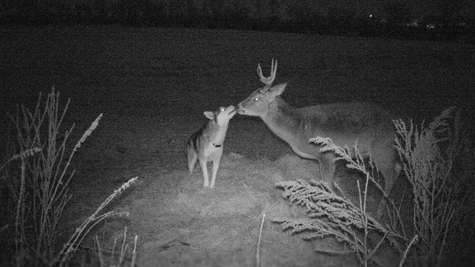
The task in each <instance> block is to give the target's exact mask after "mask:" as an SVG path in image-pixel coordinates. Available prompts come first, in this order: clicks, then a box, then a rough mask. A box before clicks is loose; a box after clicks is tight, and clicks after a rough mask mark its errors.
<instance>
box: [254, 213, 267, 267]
mask: <svg viewBox="0 0 475 267" xmlns="http://www.w3.org/2000/svg"><path fill="white" fill-rule="evenodd" d="M265 217H266V213H265V212H264V213H263V214H262V220H261V227H260V228H259V239H258V241H257V250H256V266H257V267H260V266H261V250H260V248H261V238H262V229H263V228H264V220H265Z"/></svg>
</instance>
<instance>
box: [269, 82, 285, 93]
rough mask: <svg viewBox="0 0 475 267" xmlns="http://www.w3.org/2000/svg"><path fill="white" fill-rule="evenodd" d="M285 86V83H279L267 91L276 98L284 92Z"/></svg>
mask: <svg viewBox="0 0 475 267" xmlns="http://www.w3.org/2000/svg"><path fill="white" fill-rule="evenodd" d="M286 86H287V83H281V84H278V85H276V86H273V87H272V88H271V89H269V91H271V92H272V94H273V95H276V96H278V95H281V94H282V93H283V92H284V90H285V87H286Z"/></svg>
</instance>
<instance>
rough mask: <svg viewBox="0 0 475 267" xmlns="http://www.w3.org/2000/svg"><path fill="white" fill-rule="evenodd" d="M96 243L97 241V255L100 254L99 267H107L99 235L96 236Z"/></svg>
mask: <svg viewBox="0 0 475 267" xmlns="http://www.w3.org/2000/svg"><path fill="white" fill-rule="evenodd" d="M95 241H96V246H97V253H98V254H99V264H100V265H99V266H101V267H102V266H105V265H104V255H103V254H102V250H101V243H100V242H99V238H98V237H97V235H95Z"/></svg>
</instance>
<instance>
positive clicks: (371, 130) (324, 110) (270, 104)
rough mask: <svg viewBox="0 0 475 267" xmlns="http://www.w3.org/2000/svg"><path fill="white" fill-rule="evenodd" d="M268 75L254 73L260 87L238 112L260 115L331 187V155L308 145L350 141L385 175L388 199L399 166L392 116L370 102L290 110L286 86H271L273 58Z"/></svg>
mask: <svg viewBox="0 0 475 267" xmlns="http://www.w3.org/2000/svg"><path fill="white" fill-rule="evenodd" d="M271 69H272V70H271V76H269V77H268V78H266V77H264V76H263V75H262V69H261V67H260V65H259V66H258V75H259V77H260V79H261V81H262V82H263V83H264V84H266V85H265V87H263V88H259V89H257V90H256V91H254V92H253V93H252V94H251V95H250V96H249V97H248V98H246V99H245V100H244V101H242V102H241V103H239V104H238V113H239V114H241V115H247V116H257V117H260V118H261V119H262V120H263V121H264V123H265V124H266V125H267V126H268V127H269V128H270V130H271V131H272V132H273V133H274V134H276V135H277V136H279V137H280V138H281V139H283V140H284V141H285V142H287V143H288V144H289V145H290V147H291V148H292V150H293V151H294V152H295V153H296V154H297V155H299V156H300V157H303V158H308V159H314V160H317V161H318V162H319V164H320V173H321V176H322V178H323V179H324V180H325V181H326V182H328V183H329V184H330V185H332V184H333V180H334V177H333V176H334V174H335V163H334V158H335V155H334V154H333V153H320V148H321V147H319V146H317V145H315V144H313V143H309V139H310V138H312V137H316V136H321V137H329V138H331V139H332V140H333V142H334V143H335V144H336V145H339V146H345V145H348V146H349V147H352V146H353V145H354V144H355V142H357V144H358V150H359V152H360V153H361V154H362V156H363V157H369V155H370V154H371V156H372V160H373V162H374V164H375V166H376V167H377V168H378V170H379V171H380V172H381V174H382V175H383V177H384V180H385V182H384V184H385V186H384V189H385V192H386V194H387V195H388V196H389V194H390V192H391V190H392V188H393V186H394V184H395V182H396V181H397V178H398V177H399V173H400V171H401V165H400V163H399V161H398V157H397V154H396V150H395V148H394V138H395V130H394V126H393V124H392V119H394V118H392V116H391V115H390V114H389V113H388V112H387V111H386V110H384V109H382V108H381V107H379V106H377V105H374V104H371V103H336V104H324V105H316V106H309V107H303V108H294V107H291V106H290V105H288V104H287V103H286V102H285V101H284V100H283V99H282V98H281V97H280V95H281V94H282V93H283V92H284V90H285V87H286V86H287V83H284V84H278V85H275V86H272V82H273V81H274V79H275V76H276V72H277V61H276V62H275V63H274V60H272V68H271ZM384 208H385V198H384V197H383V199H382V200H381V202H380V204H379V206H378V210H377V215H378V216H379V217H381V216H382V214H383V211H384Z"/></svg>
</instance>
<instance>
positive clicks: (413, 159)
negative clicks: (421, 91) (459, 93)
mask: <svg viewBox="0 0 475 267" xmlns="http://www.w3.org/2000/svg"><path fill="white" fill-rule="evenodd" d="M454 110H455V108H449V109H447V110H445V111H444V112H442V114H441V115H440V116H438V117H436V118H435V119H434V120H433V121H432V122H431V123H430V124H429V125H428V126H425V125H424V124H421V125H420V126H418V127H417V126H414V124H413V123H412V121H411V122H410V123H409V124H406V122H404V121H403V120H396V121H394V124H395V127H396V133H397V137H396V139H395V140H396V149H397V151H398V153H399V156H400V158H401V160H402V163H403V170H404V174H405V176H406V177H407V179H408V181H409V182H410V184H411V187H412V193H413V196H414V198H413V201H412V202H413V206H414V213H413V218H412V223H413V231H412V233H408V234H406V232H405V231H404V229H405V226H404V224H403V219H402V218H401V216H400V213H399V208H398V207H397V206H396V205H395V204H394V202H393V201H392V200H391V201H389V205H388V210H389V211H390V212H389V215H391V216H389V224H384V225H383V224H381V223H379V222H378V221H376V220H374V219H373V218H372V217H371V216H369V215H368V214H367V212H366V194H367V188H368V183H369V181H371V182H372V183H375V184H377V183H376V181H375V180H374V179H373V177H374V176H373V175H372V174H371V173H370V172H369V171H367V169H368V168H367V165H368V163H366V162H365V161H364V160H363V159H362V158H361V155H360V154H359V153H358V150H357V146H356V145H355V146H354V149H355V150H356V153H355V154H356V159H352V158H351V153H350V149H349V148H348V147H346V148H342V147H339V146H336V145H335V144H333V142H332V141H331V140H330V139H328V138H320V137H317V138H312V139H311V140H310V141H312V142H316V143H317V144H319V145H323V147H322V149H321V151H324V152H333V153H335V154H336V155H337V158H336V160H344V161H345V162H346V166H347V167H348V168H350V169H354V170H358V171H359V172H361V173H363V174H364V175H365V177H366V184H365V186H364V188H359V192H360V194H359V196H360V198H359V203H358V204H357V205H355V204H353V203H351V201H349V200H348V199H347V198H345V196H344V195H343V196H340V195H337V194H336V193H335V192H334V191H333V190H332V189H331V188H330V187H328V185H326V184H325V183H324V182H320V181H318V182H317V181H312V182H310V183H308V182H305V181H285V182H280V183H277V184H276V187H278V188H282V189H283V190H284V193H283V197H284V198H285V199H288V200H289V201H290V202H291V203H295V204H296V205H299V206H301V207H303V209H304V210H305V212H306V213H307V218H297V219H289V218H281V219H277V220H275V222H278V223H281V224H282V228H283V229H284V230H286V229H291V233H302V235H303V238H304V239H305V240H312V239H315V238H325V237H328V236H332V237H334V238H336V240H337V241H339V242H341V243H343V244H345V245H346V246H347V247H348V248H350V250H349V251H348V252H352V253H355V254H356V255H357V258H358V259H359V261H360V263H361V264H362V265H365V266H367V265H368V263H370V262H371V261H372V257H373V255H374V254H375V253H376V252H377V251H378V249H379V248H380V246H381V244H382V243H383V242H388V243H389V244H391V245H392V246H393V247H395V248H396V251H398V252H399V253H400V264H399V265H400V266H402V265H403V264H405V263H408V264H409V263H410V264H411V265H414V266H439V265H441V263H442V261H443V258H444V257H443V256H444V255H447V251H448V249H449V248H448V247H447V244H448V242H450V241H452V242H451V244H452V246H454V243H455V246H456V247H457V248H459V247H460V246H461V245H458V246H457V245H456V244H457V243H458V244H460V243H462V244H464V245H465V246H466V245H468V246H469V245H471V244H473V241H470V240H471V238H473V237H474V233H473V231H471V233H469V234H470V235H469V236H465V237H464V236H463V234H462V233H467V230H466V229H464V228H463V227H460V226H459V224H458V223H457V222H456V220H455V219H454V218H455V217H458V218H466V220H464V221H465V222H467V221H469V219H470V218H472V219H473V218H474V215H473V214H474V212H473V211H470V212H469V213H468V214H470V215H467V209H465V208H464V205H470V204H471V203H473V200H474V199H475V193H473V183H472V187H471V188H470V189H468V190H465V191H463V190H461V188H463V186H464V185H465V186H468V185H470V183H469V181H470V180H473V175H474V173H475V168H474V167H473V165H471V164H470V165H468V164H467V165H465V166H462V165H460V164H459V165H457V166H458V167H459V168H460V169H459V170H454V168H453V167H454V166H455V165H456V161H458V160H459V161H460V160H463V159H467V158H470V159H472V160H473V159H475V150H474V147H473V144H472V143H471V141H470V139H468V138H467V136H466V135H464V134H462V133H461V127H462V126H461V125H462V124H461V123H460V116H459V113H456V114H455V115H452V113H454ZM471 163H472V164H473V161H472V162H471ZM369 164H370V167H372V168H373V167H374V166H373V165H372V164H371V161H370V163H369ZM358 187H359V183H358ZM337 188H338V187H337ZM377 188H379V189H380V190H381V191H382V190H383V189H382V188H381V186H377ZM340 191H341V190H340ZM362 192H363V193H362ZM461 192H462V194H464V195H462V196H460V193H461ZM341 194H343V192H341ZM470 225H473V223H472V224H470ZM372 233H373V234H374V233H376V234H377V236H378V235H379V236H380V239H379V241H378V242H376V245H372V244H374V242H373V243H372V242H368V241H369V240H370V236H371V234H372ZM451 236H454V237H455V238H460V239H458V240H457V241H456V242H453V239H451ZM464 245H462V246H464ZM320 251H321V250H320ZM324 252H330V253H334V254H340V253H341V252H340V251H338V252H337V251H324ZM459 256H464V255H459ZM465 256H466V255H465Z"/></svg>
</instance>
